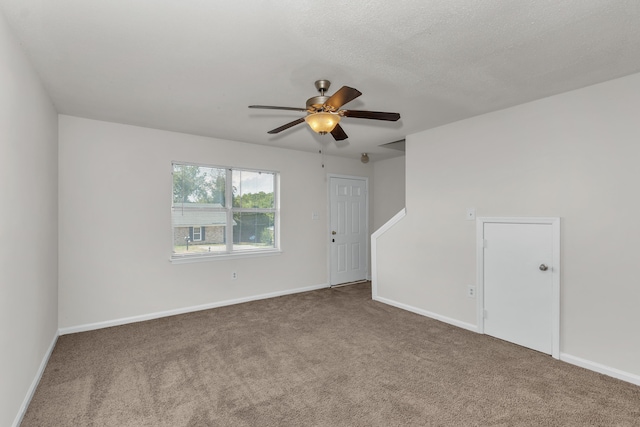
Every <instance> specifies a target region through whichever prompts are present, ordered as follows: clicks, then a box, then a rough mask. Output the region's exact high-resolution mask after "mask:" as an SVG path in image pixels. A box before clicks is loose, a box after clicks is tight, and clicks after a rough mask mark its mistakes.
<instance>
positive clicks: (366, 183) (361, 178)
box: [327, 173, 370, 286]
mask: <svg viewBox="0 0 640 427" xmlns="http://www.w3.org/2000/svg"><path fill="white" fill-rule="evenodd" d="M331 178H340V179H353V180H357V181H364V186H365V191H364V205H365V210H366V212H365V219H364V220H365V236H368V235H369V177H366V176H354V175H340V174H336V173H328V174H327V236H329V238H331ZM327 243H328V244H327V277H328V278H329V286H332V284H331V279H332V274H331V244H330V243H331V242H330V241H329V240H327ZM365 249H366V250H367V253H366V254H365V255H364V259H365V262H366V263H367V265H366V266H365V269H366V271H367V272H366V273H365V278H367V277H368V276H369V267H370V265H369V262H370V261H369V253H370V249H369V248H368V247H365Z"/></svg>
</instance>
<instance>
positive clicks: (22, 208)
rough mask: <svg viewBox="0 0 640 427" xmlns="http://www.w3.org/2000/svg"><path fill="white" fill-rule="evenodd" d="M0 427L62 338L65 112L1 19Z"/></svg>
mask: <svg viewBox="0 0 640 427" xmlns="http://www.w3.org/2000/svg"><path fill="white" fill-rule="evenodd" d="M0 58H2V59H1V60H0V159H2V167H0V189H1V190H0V194H2V202H1V207H2V208H1V209H0V241H1V242H2V245H0V425H3V426H9V425H12V424H13V423H14V422H15V421H17V420H18V419H19V418H20V412H21V410H22V409H21V405H22V404H23V403H24V402H25V398H26V397H27V396H28V395H29V392H30V389H31V387H32V384H33V382H34V380H35V379H36V378H37V374H38V371H39V368H40V365H41V363H42V362H43V359H45V358H46V357H47V354H48V351H49V349H50V347H51V346H52V343H53V341H54V339H55V337H56V331H57V329H58V325H57V316H58V312H57V305H58V297H57V281H58V269H57V245H58V242H57V221H58V212H57V206H58V205H57V198H58V190H57V164H58V160H57V150H58V148H57V121H58V116H57V113H56V111H55V109H54V107H53V105H52V104H51V101H50V100H49V98H48V96H47V95H46V93H45V91H44V89H43V88H42V85H41V84H40V81H39V79H38V76H37V75H36V74H35V73H34V71H33V69H32V68H31V66H30V64H29V62H28V61H27V59H26V58H25V56H24V55H23V53H22V52H21V50H20V47H19V45H18V43H17V41H16V40H15V39H14V38H13V36H12V35H11V33H10V32H9V29H8V27H7V24H6V22H5V20H4V16H3V15H2V14H1V13H0Z"/></svg>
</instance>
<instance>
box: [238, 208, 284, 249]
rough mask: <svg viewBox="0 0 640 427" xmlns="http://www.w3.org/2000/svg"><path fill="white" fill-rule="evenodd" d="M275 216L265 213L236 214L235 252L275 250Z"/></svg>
mask: <svg viewBox="0 0 640 427" xmlns="http://www.w3.org/2000/svg"><path fill="white" fill-rule="evenodd" d="M274 215H275V214H273V213H264V212H236V213H234V214H233V250H248V249H268V248H274V247H275V241H274V236H275V234H274V231H275V228H274V221H273V219H274Z"/></svg>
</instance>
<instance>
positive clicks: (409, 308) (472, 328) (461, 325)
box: [373, 297, 478, 332]
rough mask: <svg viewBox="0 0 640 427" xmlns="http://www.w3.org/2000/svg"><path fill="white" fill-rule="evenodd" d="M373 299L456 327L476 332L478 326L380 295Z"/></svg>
mask: <svg viewBox="0 0 640 427" xmlns="http://www.w3.org/2000/svg"><path fill="white" fill-rule="evenodd" d="M373 300H374V301H378V302H381V303H384V304H387V305H392V306H394V307H397V308H401V309H403V310H406V311H410V312H412V313H416V314H419V315H421V316H425V317H430V318H432V319H435V320H439V321H441V322H444V323H448V324H450V325H453V326H457V327H458V328H462V329H466V330H468V331H472V332H478V328H477V327H476V325H472V324H471V323H467V322H461V321H460V320H456V319H452V318H451V317H446V316H442V315H440V314H436V313H433V312H431V311H427V310H423V309H421V308H416V307H413V306H411V305H407V304H403V303H401V302H397V301H393V300H390V299H387V298H382V297H374V298H373Z"/></svg>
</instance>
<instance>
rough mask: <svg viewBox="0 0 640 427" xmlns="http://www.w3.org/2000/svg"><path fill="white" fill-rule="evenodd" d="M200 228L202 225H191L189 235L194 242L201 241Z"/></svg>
mask: <svg viewBox="0 0 640 427" xmlns="http://www.w3.org/2000/svg"><path fill="white" fill-rule="evenodd" d="M202 228H203V227H193V231H192V232H191V235H192V236H193V241H194V242H201V241H202Z"/></svg>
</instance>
